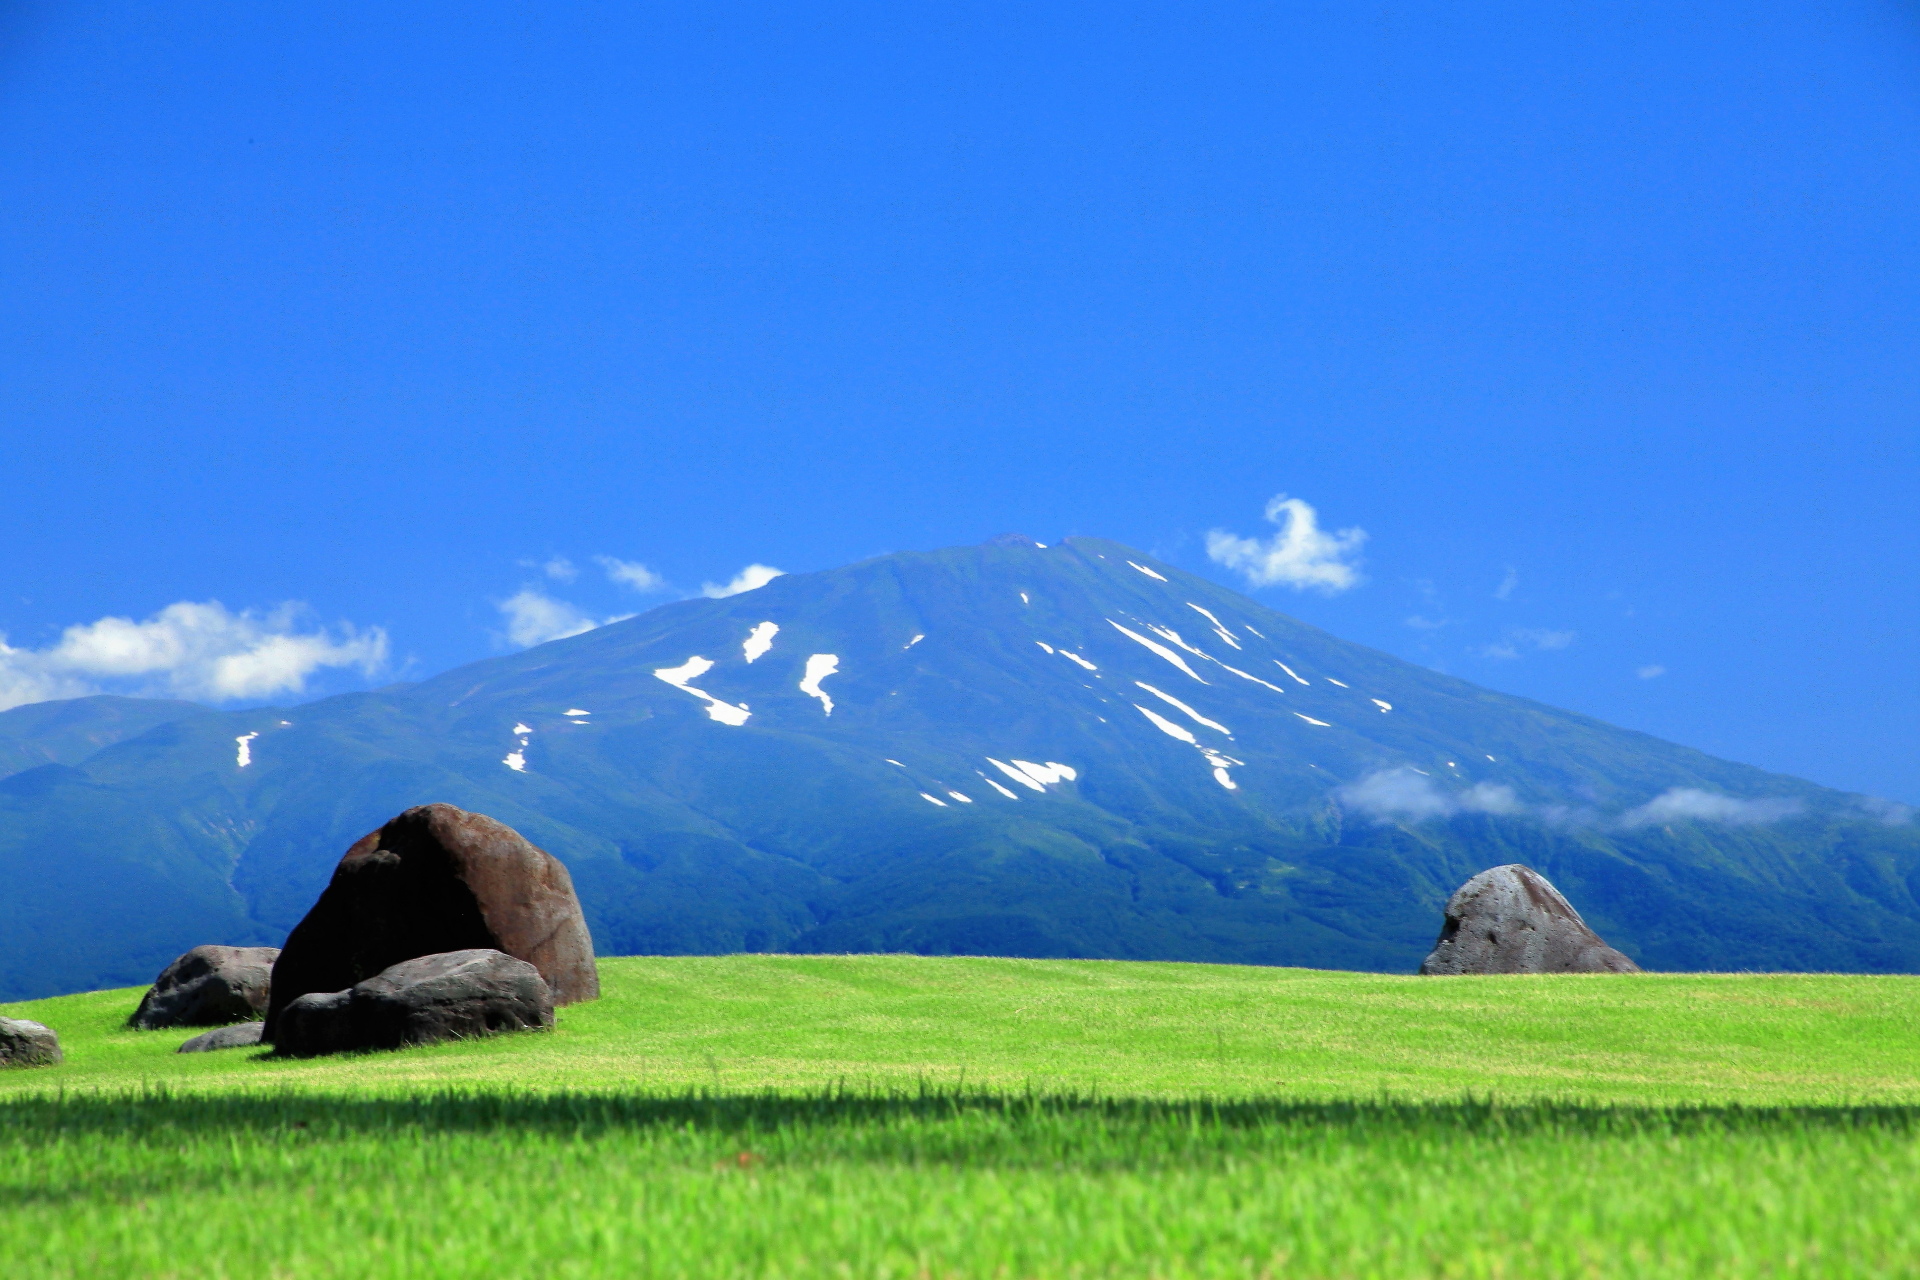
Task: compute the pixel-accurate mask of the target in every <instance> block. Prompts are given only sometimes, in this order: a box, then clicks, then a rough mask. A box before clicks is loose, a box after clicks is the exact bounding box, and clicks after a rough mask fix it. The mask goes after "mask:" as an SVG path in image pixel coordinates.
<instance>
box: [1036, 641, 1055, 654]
mask: <svg viewBox="0 0 1920 1280" xmlns="http://www.w3.org/2000/svg"><path fill="white" fill-rule="evenodd" d="M1034 643H1035V644H1037V645H1039V646H1040V647H1041V648H1042V649H1045V650H1046V651H1047V652H1048V653H1052V652H1053V646H1052V645H1050V644H1048V643H1047V642H1046V641H1045V640H1035V641H1034Z"/></svg>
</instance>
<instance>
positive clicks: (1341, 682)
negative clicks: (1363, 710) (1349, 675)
mask: <svg viewBox="0 0 1920 1280" xmlns="http://www.w3.org/2000/svg"><path fill="white" fill-rule="evenodd" d="M1321 679H1323V680H1325V681H1326V682H1327V683H1328V684H1337V685H1339V686H1340V687H1341V688H1342V689H1351V688H1353V686H1352V685H1350V684H1348V683H1347V682H1346V681H1345V680H1335V679H1334V678H1333V677H1332V676H1322V677H1321Z"/></svg>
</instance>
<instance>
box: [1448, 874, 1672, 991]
mask: <svg viewBox="0 0 1920 1280" xmlns="http://www.w3.org/2000/svg"><path fill="white" fill-rule="evenodd" d="M1420 972H1421V973H1424V974H1433V975H1450V974H1487V973H1639V972H1640V966H1639V965H1637V964H1635V963H1634V962H1633V961H1632V960H1629V959H1628V958H1627V957H1626V956H1624V955H1622V954H1621V953H1620V952H1618V951H1616V950H1614V949H1613V948H1612V947H1610V946H1608V945H1607V944H1606V943H1605V942H1603V941H1602V940H1601V938H1600V935H1599V934H1597V933H1595V932H1594V931H1593V930H1592V929H1589V928H1588V927H1587V922H1586V921H1585V920H1582V919H1581V918H1580V913H1579V912H1578V911H1575V910H1574V909H1573V904H1572V903H1570V902H1568V901H1567V900H1566V898H1565V897H1563V896H1562V895H1561V893H1560V891H1559V890H1558V889H1556V888H1554V887H1553V886H1552V885H1551V884H1549V883H1547V878H1546V877H1545V876H1543V875H1541V874H1540V873H1539V872H1538V871H1535V870H1534V869H1533V868H1531V867H1523V866H1521V865H1520V864H1519V863H1517V862H1515V863H1509V864H1508V865H1506V866H1504V867H1494V868H1493V869H1491V870H1489V871H1482V872H1481V873H1480V874H1479V875H1477V876H1475V877H1473V879H1471V880H1469V881H1467V882H1466V883H1465V884H1463V885H1461V886H1460V887H1459V888H1458V889H1456V890H1455V891H1454V894H1453V896H1452V897H1451V898H1448V899H1447V914H1446V923H1445V924H1443V925H1442V926H1441V929H1440V939H1439V941H1438V942H1436V943H1434V944H1433V951H1432V952H1431V953H1429V954H1428V956H1427V958H1426V959H1425V960H1424V961H1422V962H1421V964H1420Z"/></svg>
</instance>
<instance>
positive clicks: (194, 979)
mask: <svg viewBox="0 0 1920 1280" xmlns="http://www.w3.org/2000/svg"><path fill="white" fill-rule="evenodd" d="M279 955H280V949H279V948H278V947H215V946H206V947H195V948H194V949H193V950H191V951H189V952H187V953H186V954H185V955H183V956H181V957H180V958H179V959H178V960H175V961H174V962H173V963H172V964H170V965H168V966H167V967H166V968H164V969H162V970H161V971H160V976H159V977H158V978H155V979H154V980H153V986H152V987H151V988H149V989H148V991H147V994H146V995H145V996H143V997H141V999H140V1007H139V1008H138V1009H135V1010H134V1011H133V1016H132V1017H131V1018H128V1019H127V1025H128V1026H130V1027H139V1028H140V1029H142V1030H145V1031H153V1030H157V1029H159V1028H161V1027H218V1026H223V1025H225V1024H226V1023H229V1022H250V1021H252V1020H254V1019H256V1018H259V1017H260V1016H262V1015H263V1014H265V1013H266V1011H267V991H268V986H269V984H270V982H271V980H272V978H273V962H274V961H275V960H276V959H278V958H279Z"/></svg>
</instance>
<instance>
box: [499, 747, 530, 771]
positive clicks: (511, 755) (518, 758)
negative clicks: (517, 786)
mask: <svg viewBox="0 0 1920 1280" xmlns="http://www.w3.org/2000/svg"><path fill="white" fill-rule="evenodd" d="M500 763H501V764H504V765H505V766H507V768H509V769H511V770H513V771H514V772H515V773H525V772H526V771H527V753H526V752H524V751H509V752H507V756H506V759H504V760H502V761H501V762H500Z"/></svg>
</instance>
